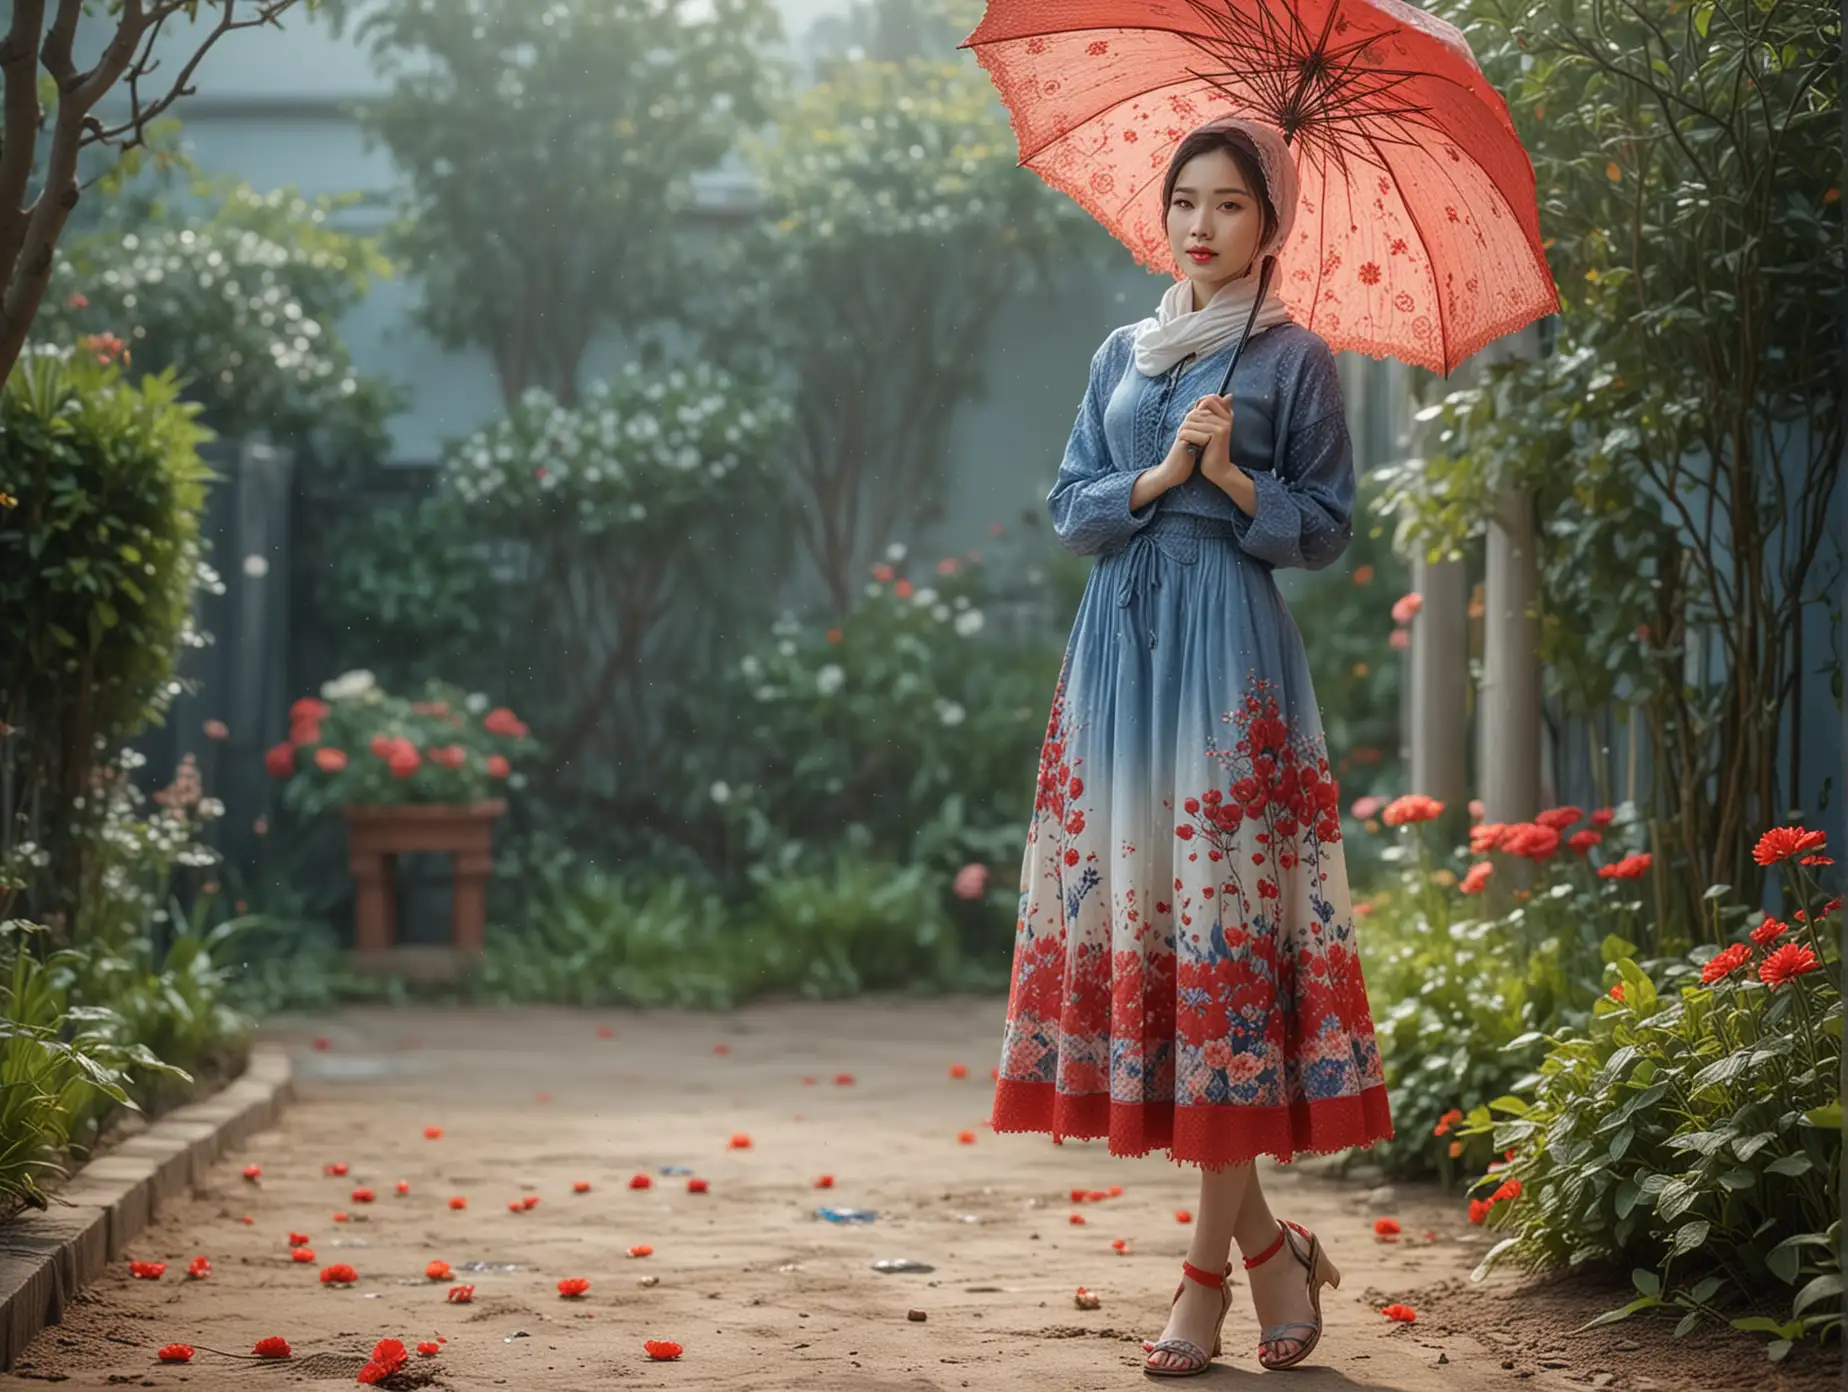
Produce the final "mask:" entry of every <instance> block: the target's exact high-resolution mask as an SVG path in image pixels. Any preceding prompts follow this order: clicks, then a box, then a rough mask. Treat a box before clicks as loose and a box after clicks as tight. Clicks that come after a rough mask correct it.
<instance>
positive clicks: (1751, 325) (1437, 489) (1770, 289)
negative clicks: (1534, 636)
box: [1393, 0, 1844, 927]
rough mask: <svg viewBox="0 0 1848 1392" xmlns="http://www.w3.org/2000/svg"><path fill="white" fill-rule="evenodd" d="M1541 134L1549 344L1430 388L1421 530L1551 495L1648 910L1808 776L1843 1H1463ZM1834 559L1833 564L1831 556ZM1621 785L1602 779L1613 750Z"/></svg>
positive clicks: (1566, 582)
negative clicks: (1637, 751)
mask: <svg viewBox="0 0 1848 1392" xmlns="http://www.w3.org/2000/svg"><path fill="white" fill-rule="evenodd" d="M1460 8H1462V9H1463V10H1464V11H1465V12H1464V13H1463V14H1461V15H1460V16H1458V18H1459V19H1460V21H1461V22H1463V23H1464V25H1465V28H1466V29H1467V30H1468V32H1469V33H1470V34H1471V36H1472V41H1473V42H1474V44H1475V45H1476V49H1477V53H1478V56H1479V57H1481V58H1482V60H1483V66H1484V69H1485V71H1487V72H1488V73H1489V74H1490V76H1491V78H1492V80H1495V81H1496V82H1497V85H1498V86H1501V87H1502V88H1503V90H1505V91H1507V92H1508V94H1509V105H1510V108H1511V110H1512V111H1513V113H1514V115H1515V118H1516V122H1517V125H1518V127H1519V129H1520V131H1521V134H1522V137H1523V139H1524V140H1525V142H1526V143H1527V146H1528V148H1529V150H1530V151H1531V152H1532V154H1533V156H1534V163H1535V168H1536V172H1537V175H1538V182H1539V187H1540V190H1541V193H1542V198H1543V202H1542V208H1541V223H1542V227H1543V228H1544V229H1545V230H1546V231H1548V232H1549V233H1550V234H1551V235H1550V239H1549V241H1548V243H1547V245H1548V247H1549V248H1550V251H1551V256H1552V263H1553V268H1554V273H1555V275H1556V277H1557V279H1558V281H1559V284H1560V286H1561V291H1562V299H1563V302H1564V306H1563V314H1562V317H1561V320H1560V331H1559V342H1558V344H1557V349H1556V351H1555V352H1554V353H1553V354H1552V355H1551V356H1549V357H1547V358H1544V359H1542V360H1540V361H1538V362H1532V363H1521V362H1515V363H1510V364H1506V365H1504V366H1503V367H1502V368H1500V369H1497V370H1496V371H1494V372H1492V373H1491V374H1489V378H1488V380H1487V382H1486V383H1485V384H1484V385H1482V386H1479V387H1475V388H1472V389H1470V390H1466V391H1461V392H1455V393H1452V394H1451V395H1449V396H1448V397H1447V398H1445V399H1444V400H1443V401H1442V402H1439V403H1436V404H1434V405H1433V406H1432V407H1430V408H1429V410H1428V411H1427V412H1426V413H1425V414H1426V415H1427V416H1428V417H1429V418H1430V424H1431V425H1432V428H1433V431H1434V432H1435V433H1437V437H1438V443H1439V448H1438V449H1437V450H1435V451H1434V452H1433V454H1432V456H1431V457H1429V458H1425V459H1420V460H1414V461H1411V463H1410V464H1409V465H1408V466H1407V467H1405V468H1404V469H1402V470H1401V471H1400V474H1399V476H1398V478H1397V479H1396V480H1395V483H1394V489H1393V496H1394V499H1395V502H1396V505H1397V507H1398V509H1399V511H1400V513H1401V516H1402V517H1403V518H1404V520H1405V521H1406V523H1407V527H1408V531H1409V532H1410V534H1411V535H1412V536H1413V537H1414V538H1415V539H1416V540H1417V541H1418V542H1419V543H1421V544H1423V545H1426V546H1429V547H1432V548H1434V549H1436V550H1440V551H1441V550H1454V549H1456V548H1458V547H1460V546H1462V545H1463V544H1464V543H1465V542H1466V541H1467V540H1468V539H1469V538H1470V537H1471V536H1472V535H1474V534H1475V533H1477V532H1479V531H1480V530H1481V528H1482V527H1483V525H1484V524H1485V522H1486V518H1487V511H1488V509H1489V507H1490V506H1492V504H1493V500H1494V499H1495V498H1496V497H1497V495H1498V494H1499V493H1500V492H1501V491H1502V490H1503V488H1504V487H1508V486H1516V487H1523V488H1529V489H1532V490H1533V491H1534V493H1535V495H1536V497H1537V499H1538V500H1539V506H1540V516H1541V519H1542V526H1541V532H1542V542H1541V544H1542V548H1543V554H1542V558H1541V563H1542V590H1543V606H1544V611H1545V612H1544V613H1543V615H1542V635H1543V636H1542V641H1543V644H1544V645H1545V646H1544V651H1545V655H1546V658H1547V661H1548V664H1549V675H1550V676H1551V678H1552V680H1553V681H1554V683H1555V686H1556V689H1557V690H1558V692H1559V694H1561V695H1564V696H1566V697H1567V698H1568V702H1569V708H1570V709H1572V710H1573V712H1574V713H1575V714H1580V715H1586V716H1594V717H1595V716H1597V715H1601V714H1605V713H1607V711H1608V708H1609V707H1612V706H1615V707H1616V708H1617V710H1618V712H1619V714H1620V716H1622V715H1629V716H1631V717H1632V718H1633V719H1634V721H1635V722H1636V723H1638V724H1640V725H1641V727H1642V729H1643V732H1644V733H1645V734H1646V737H1647V741H1648V753H1649V756H1650V763H1651V767H1652V769H1653V775H1654V777H1653V787H1651V788H1650V789H1649V795H1648V803H1649V806H1648V807H1647V808H1646V809H1645V810H1646V813H1647V814H1648V815H1649V817H1650V823H1651V830H1652V835H1653V836H1654V838H1655V846H1654V848H1655V850H1656V851H1657V855H1656V872H1657V877H1658V878H1657V893H1658V906H1659V908H1660V909H1661V910H1662V911H1664V912H1665V913H1672V914H1674V915H1675V916H1676V917H1678V918H1679V919H1680V921H1681V922H1682V923H1683V925H1685V926H1689V927H1692V926H1696V925H1698V924H1700V923H1701V921H1702V919H1703V910H1702V905H1701V904H1700V902H1699V900H1698V896H1699V895H1700V894H1701V892H1702V891H1703V890H1704V889H1705V887H1706V886H1707V885H1709V884H1715V883H1723V884H1730V885H1732V886H1734V887H1735V888H1736V889H1737V890H1738V891H1739V892H1740V893H1741V894H1742V895H1743V896H1744V897H1745V898H1746V899H1747V901H1748V902H1749V901H1752V900H1753V899H1754V898H1755V895H1756V889H1757V886H1758V885H1759V884H1760V882H1761V873H1760V871H1759V870H1758V869H1757V868H1756V867H1755V865H1754V864H1753V860H1752V854H1751V852H1752V843H1753V840H1754V839H1755V837H1756V835H1757V833H1758V831H1759V830H1760V829H1761V828H1762V827H1764V826H1766V825H1770V824H1772V823H1774V822H1778V821H1781V820H1783V818H1784V817H1785V815H1786V814H1787V812H1788V810H1789V808H1790V807H1791V805H1792V804H1793V802H1794V801H1795V799H1796V798H1797V797H1798V796H1799V789H1800V787H1801V785H1802V774H1803V767H1804V766H1803V731H1802V724H1801V711H1800V704H1799V702H1798V700H1797V697H1798V694H1799V692H1800V690H1801V686H1802V683H1803V682H1804V681H1805V679H1806V678H1807V677H1808V676H1810V675H1812V674H1813V673H1814V672H1816V671H1818V670H1820V671H1824V672H1827V673H1829V675H1830V676H1831V678H1832V680H1833V681H1834V682H1835V690H1836V692H1837V699H1838V700H1839V692H1840V680H1841V674H1840V669H1839V664H1838V662H1836V661H1832V660H1829V659H1827V658H1826V657H1825V658H1823V659H1822V660H1821V662H1820V666H1819V665H1818V655H1816V654H1813V653H1811V654H1806V653H1805V652H1804V649H1803V641H1802V639H1803V620H1804V615H1805V611H1806V610H1807V609H1808V608H1809V607H1810V606H1811V605H1814V604H1816V603H1819V602H1825V601H1824V600H1823V599H1822V598H1820V596H1824V595H1826V592H1827V589H1828V587H1829V586H1830V584H1832V583H1833V581H1835V580H1836V579H1838V578H1839V573H1840V556H1839V552H1834V553H1832V552H1831V551H1830V550H1827V549H1825V546H1826V543H1827V537H1828V519H1829V516H1830V512H1831V507H1832V503H1833V499H1834V494H1835V489H1836V487H1837V485H1838V481H1839V477H1840V464H1839V461H1840V457H1841V453H1842V448H1843V443H1844V428H1843V418H1842V410H1841V405H1842V403H1841V396H1840V392H1841V384H1842V372H1843V366H1844V362H1843V345H1842V340H1841V338H1840V321H1839V303H1838V292H1837V293H1836V294H1825V293H1819V292H1818V288H1817V287H1820V286H1830V287H1839V286H1840V284H1841V279H1842V269H1843V267H1842V222H1841V203H1840V197H1841V190H1840V186H1839V178H1840V145H1839V136H1840V130H1841V114H1840V101H1839V85H1838V77H1837V69H1836V65H1837V62H1838V61H1839V56H1840V40H1841V31H1840V21H1839V16H1838V14H1837V12H1836V11H1835V10H1834V9H1833V8H1832V7H1831V6H1829V5H1827V4H1824V3H1822V0H1699V2H1698V3H1695V4H1692V5H1688V4H1685V3H1683V0H1641V2H1640V3H1638V0H1583V3H1581V4H1579V5H1578V6H1577V8H1576V9H1574V8H1572V7H1568V8H1567V9H1565V10H1564V11H1561V10H1560V9H1559V8H1558V7H1557V6H1555V5H1553V4H1551V3H1550V0H1544V2H1543V0H1468V3H1467V4H1466V5H1464V6H1462V7H1460ZM1831 572H1832V573H1831ZM1604 780H1605V782H1606V784H1607V786H1608V785H1609V784H1610V783H1611V782H1613V781H1614V780H1613V779H1611V777H1610V775H1609V772H1608V771H1604Z"/></svg>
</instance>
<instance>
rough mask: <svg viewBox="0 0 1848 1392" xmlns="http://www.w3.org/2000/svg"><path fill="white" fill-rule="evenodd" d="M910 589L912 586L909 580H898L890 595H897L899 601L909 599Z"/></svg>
mask: <svg viewBox="0 0 1848 1392" xmlns="http://www.w3.org/2000/svg"><path fill="white" fill-rule="evenodd" d="M911 589H912V586H911V582H910V581H909V580H900V581H899V582H898V583H897V584H896V585H894V586H893V587H892V593H893V594H895V595H897V596H898V597H899V598H900V599H910V598H911Z"/></svg>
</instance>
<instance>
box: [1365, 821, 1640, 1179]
mask: <svg viewBox="0 0 1848 1392" xmlns="http://www.w3.org/2000/svg"><path fill="white" fill-rule="evenodd" d="M1387 815H1389V816H1390V815H1392V814H1391V813H1390V812H1389V813H1388V814H1387ZM1540 815H1541V820H1539V821H1536V822H1532V823H1520V824H1517V825H1516V826H1514V827H1503V826H1488V827H1482V826H1479V827H1477V828H1475V829H1474V830H1473V831H1472V833H1471V836H1472V840H1473V841H1474V843H1475V844H1476V846H1477V847H1478V849H1479V851H1480V853H1481V854H1483V855H1485V856H1486V857H1488V858H1487V859H1484V860H1481V861H1478V862H1477V864H1478V865H1483V866H1490V867H1494V866H1496V865H1498V864H1499V866H1500V867H1501V868H1499V869H1493V868H1492V869H1490V870H1489V871H1487V872H1483V871H1477V872H1476V875H1475V877H1474V878H1471V877H1470V874H1469V872H1468V871H1467V870H1464V867H1465V866H1466V865H1467V864H1468V860H1467V858H1466V857H1465V856H1464V855H1462V854H1461V852H1460V851H1459V853H1457V854H1455V855H1451V856H1446V857H1443V858H1442V861H1441V863H1440V861H1439V858H1438V856H1437V854H1436V852H1435V851H1434V850H1433V849H1432V848H1431V847H1430V846H1429V845H1428V844H1427V843H1428V841H1429V839H1430V838H1431V836H1432V835H1433V833H1432V831H1431V828H1430V827H1429V826H1428V825H1426V824H1423V823H1416V822H1414V823H1408V824H1404V825H1402V826H1401V827H1400V828H1399V829H1398V830H1396V831H1394V832H1391V833H1389V834H1390V836H1391V838H1392V841H1393V844H1391V845H1389V846H1388V847H1387V849H1386V850H1384V851H1383V852H1381V853H1380V859H1381V860H1382V861H1383V862H1384V863H1385V864H1387V865H1388V866H1394V867H1396V868H1397V871H1398V880H1397V882H1396V884H1395V885H1393V886H1391V887H1389V888H1388V889H1386V890H1384V891H1382V892H1380V893H1379V894H1376V895H1375V896H1374V897H1373V898H1372V899H1371V900H1367V901H1363V902H1364V903H1365V904H1366V914H1365V917H1364V918H1363V919H1362V926H1361V930H1360V933H1361V946H1362V951H1363V953H1364V954H1365V957H1364V961H1365V965H1366V978H1367V987H1368V994H1369V996H1370V998H1371V1000H1372V1002H1373V1015H1374V1023H1375V1027H1376V1029H1377V1032H1378V1037H1379V1045H1380V1057H1381V1062H1382V1063H1383V1065H1384V1067H1385V1072H1386V1082H1387V1086H1388V1088H1389V1090H1390V1096H1391V1099H1392V1110H1393V1124H1394V1130H1395V1131H1396V1133H1397V1134H1396V1136H1395V1138H1394V1139H1393V1140H1391V1141H1389V1142H1384V1143H1382V1144H1380V1145H1377V1146H1375V1147H1373V1148H1372V1149H1371V1150H1370V1151H1369V1152H1368V1159H1369V1160H1371V1161H1372V1162H1373V1163H1376V1164H1380V1165H1382V1166H1384V1167H1385V1168H1386V1169H1387V1170H1388V1171H1389V1172H1390V1173H1392V1174H1395V1175H1402V1176H1408V1177H1409V1176H1416V1175H1427V1174H1433V1173H1435V1174H1437V1175H1438V1176H1439V1177H1440V1178H1441V1179H1442V1180H1443V1181H1444V1182H1445V1183H1449V1182H1451V1181H1452V1180H1453V1179H1454V1178H1456V1177H1457V1176H1459V1175H1463V1174H1480V1173H1481V1172H1482V1170H1483V1168H1484V1166H1485V1165H1487V1164H1488V1163H1489V1162H1490V1160H1491V1159H1492V1158H1493V1155H1494V1152H1493V1150H1492V1149H1491V1147H1490V1143H1489V1140H1488V1138H1487V1136H1486V1135H1483V1134H1481V1133H1463V1132H1460V1131H1459V1129H1458V1127H1457V1123H1458V1122H1459V1121H1460V1120H1461V1119H1462V1117H1463V1114H1464V1112H1465V1111H1467V1110H1468V1109H1470V1108H1472V1107H1476V1106H1479V1105H1481V1104H1482V1103H1485V1102H1487V1101H1488V1100H1489V1099H1490V1098H1491V1097H1497V1096H1500V1095H1501V1094H1503V1093H1506V1092H1509V1091H1510V1090H1514V1089H1517V1088H1518V1087H1519V1086H1520V1085H1522V1083H1523V1081H1524V1080H1531V1077H1532V1075H1533V1070H1534V1069H1535V1068H1536V1067H1537V1066H1538V1064H1539V1062H1540V1058H1541V1055H1542V1052H1543V1049H1542V1046H1541V1043H1540V1037H1541V1035H1542V1034H1543V1033H1545V1032H1547V1031H1551V1030H1555V1029H1558V1028H1561V1027H1563V1026H1567V1025H1583V1024H1584V1023H1585V1022H1586V1021H1587V1020H1588V1019H1589V1018H1590V1015H1591V1008H1592V1003H1593V1002H1594V1001H1595V1000H1596V999H1597V998H1598V997H1599V995H1600V994H1601V993H1602V992H1603V989H1604V985H1603V974H1604V971H1605V968H1606V965H1607V964H1608V963H1610V962H1613V961H1616V960H1617V959H1618V958H1621V957H1626V956H1631V955H1634V954H1636V953H1637V952H1638V951H1639V949H1638V947H1637V944H1636V943H1635V942H1634V941H1633V940H1632V937H1633V936H1635V937H1642V936H1647V934H1646V932H1645V931H1644V928H1643V927H1642V926H1641V925H1640V924H1639V919H1638V915H1639V912H1640V908H1641V906H1640V904H1639V903H1638V902H1636V896H1635V890H1634V886H1635V884H1636V883H1637V882H1636V881H1635V880H1633V879H1630V878H1627V877H1625V876H1618V875H1615V874H1611V873H1608V872H1609V871H1611V870H1612V869H1613V868H1614V867H1616V866H1619V865H1624V864H1625V863H1626V859H1627V861H1628V863H1629V864H1630V865H1634V864H1635V863H1636V858H1635V857H1634V856H1632V857H1628V858H1626V857H1625V856H1623V855H1621V854H1620V851H1621V848H1622V847H1623V846H1625V845H1626V844H1628V842H1629V841H1630V840H1632V839H1634V838H1635V837H1636V836H1637V835H1638V834H1639V829H1638V825H1637V822H1636V814H1635V811H1634V809H1633V808H1630V807H1628V806H1625V807H1623V808H1620V809H1607V810H1603V811H1600V812H1598V813H1596V814H1594V816H1593V817H1592V818H1589V819H1588V818H1586V817H1585V816H1584V814H1583V813H1582V812H1581V811H1580V810H1579V809H1578V808H1553V809H1549V810H1547V811H1546V812H1543V813H1541V814H1540ZM1594 821H1595V822H1598V823H1603V825H1602V826H1601V827H1598V828H1597V829H1595V830H1594V829H1593V827H1592V826H1590V825H1587V826H1582V827H1581V828H1580V831H1579V833H1578V834H1579V835H1581V836H1586V835H1588V834H1590V835H1595V836H1597V837H1598V838H1599V839H1598V840H1597V841H1596V842H1595V843H1591V842H1589V841H1583V840H1582V841H1581V842H1580V845H1581V846H1582V847H1583V849H1582V850H1581V849H1575V848H1574V847H1572V846H1571V845H1570V844H1568V843H1569V837H1565V838H1562V836H1561V835H1560V834H1559V833H1561V832H1570V829H1571V827H1572V826H1573V825H1575V824H1577V823H1579V822H1594ZM1549 824H1556V825H1549ZM1502 847H1513V848H1514V849H1512V850H1509V849H1501V848H1502ZM1594 854H1596V855H1598V856H1600V857H1602V860H1603V865H1602V866H1598V865H1595V864H1594V862H1593V859H1592V857H1593V855H1594ZM1517 867H1518V868H1520V869H1521V870H1523V871H1525V872H1526V873H1527V876H1528V878H1529V880H1530V883H1529V884H1528V885H1527V886H1526V887H1523V888H1520V889H1508V890H1502V891H1497V890H1496V889H1495V887H1494V883H1495V880H1496V879H1497V878H1500V879H1502V880H1504V881H1508V880H1513V879H1515V870H1516V869H1517ZM1459 870H1464V873H1463V875H1462V876H1461V877H1460V876H1459V874H1458V871H1459Z"/></svg>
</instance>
